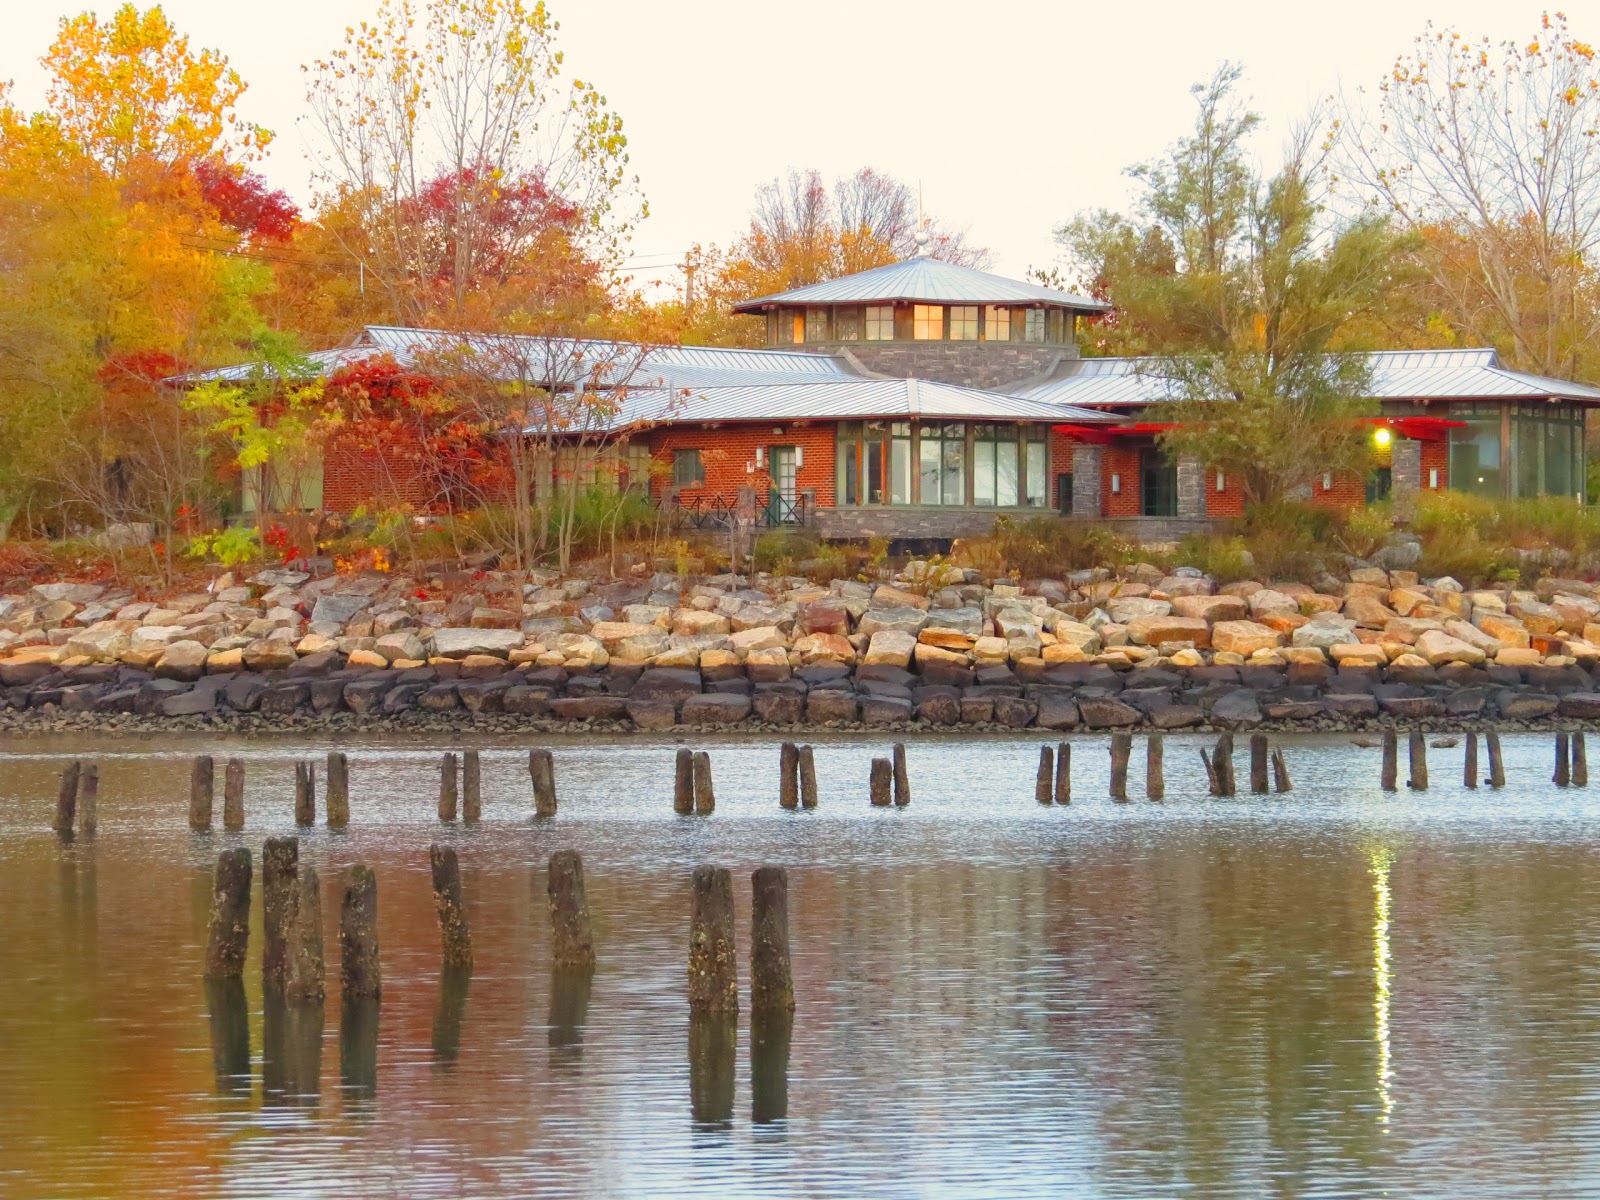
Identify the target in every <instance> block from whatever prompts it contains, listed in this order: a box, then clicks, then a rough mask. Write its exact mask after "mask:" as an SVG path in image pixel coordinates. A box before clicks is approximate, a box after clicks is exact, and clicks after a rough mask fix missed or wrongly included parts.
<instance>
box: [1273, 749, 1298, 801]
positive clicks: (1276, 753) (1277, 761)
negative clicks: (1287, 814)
mask: <svg viewBox="0 0 1600 1200" xmlns="http://www.w3.org/2000/svg"><path fill="white" fill-rule="evenodd" d="M1272 790H1273V791H1275V792H1292V791H1294V784H1292V783H1290V782H1289V764H1288V763H1287V762H1285V761H1284V758H1283V751H1282V750H1281V749H1280V748H1279V747H1277V746H1274V747H1273V748H1272Z"/></svg>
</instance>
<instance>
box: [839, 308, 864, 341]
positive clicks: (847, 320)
mask: <svg viewBox="0 0 1600 1200" xmlns="http://www.w3.org/2000/svg"><path fill="white" fill-rule="evenodd" d="M833 324H834V331H833V332H834V336H835V337H837V338H838V339H839V340H840V341H841V342H859V341H860V340H861V310H860V309H856V308H841V309H840V310H839V311H838V312H837V313H836V314H834V318H833Z"/></svg>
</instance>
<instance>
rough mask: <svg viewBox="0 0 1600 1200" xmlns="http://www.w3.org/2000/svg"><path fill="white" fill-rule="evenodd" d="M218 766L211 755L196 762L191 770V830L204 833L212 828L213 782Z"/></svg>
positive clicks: (203, 756) (206, 755) (205, 755)
mask: <svg viewBox="0 0 1600 1200" xmlns="http://www.w3.org/2000/svg"><path fill="white" fill-rule="evenodd" d="M215 773H216V764H215V763H214V762H213V760H212V758H211V756H210V755H209V754H202V755H200V756H199V757H198V758H196V759H195V760H194V765H193V766H192V767H191V768H190V770H189V828H190V829H192V830H194V831H195V832H196V833H204V832H206V831H207V830H208V829H210V828H211V797H212V780H213V777H214V775H215Z"/></svg>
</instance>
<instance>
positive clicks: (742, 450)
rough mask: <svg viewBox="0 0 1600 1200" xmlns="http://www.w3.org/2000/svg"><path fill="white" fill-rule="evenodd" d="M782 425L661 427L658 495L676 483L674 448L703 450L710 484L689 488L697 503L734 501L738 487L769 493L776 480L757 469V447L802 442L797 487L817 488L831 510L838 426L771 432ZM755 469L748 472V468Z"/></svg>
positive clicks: (654, 440) (653, 444) (655, 450)
mask: <svg viewBox="0 0 1600 1200" xmlns="http://www.w3.org/2000/svg"><path fill="white" fill-rule="evenodd" d="M779 427H780V426H779V425H777V424H776V423H774V422H764V423H761V424H755V425H722V426H718V427H717V428H715V429H708V428H705V427H703V426H702V427H693V426H674V427H670V428H666V429H658V430H656V431H655V432H653V433H651V434H650V435H649V438H648V441H649V445H650V454H651V457H652V458H657V459H659V460H661V463H662V469H661V470H659V471H657V472H655V473H654V474H655V478H654V479H653V481H652V483H651V490H652V493H653V495H655V496H656V497H657V498H658V499H659V498H660V496H661V493H662V491H663V490H664V489H666V488H669V487H671V486H672V472H671V465H672V452H673V451H674V450H698V451H700V463H701V466H702V467H703V468H704V470H705V476H706V486H705V487H703V488H692V489H691V488H685V489H684V491H683V498H684V499H685V500H687V501H690V502H694V501H698V500H701V499H707V498H713V497H714V498H717V499H722V500H729V501H731V500H735V499H737V498H738V494H739V489H740V488H742V487H753V488H755V489H756V490H757V493H758V495H760V494H764V493H765V491H766V490H767V488H769V487H770V486H771V483H772V480H771V478H770V476H768V474H767V473H766V471H765V470H764V469H762V468H758V467H756V449H757V448H758V447H761V446H768V447H770V446H799V447H801V449H802V451H803V454H802V458H803V461H802V462H801V464H800V470H799V472H798V476H797V483H796V486H798V487H799V488H800V490H801V491H804V490H805V489H807V488H814V489H816V496H817V505H818V507H824V508H831V507H833V504H834V490H835V479H836V475H835V468H834V436H833V431H834V427H833V426H832V425H831V424H817V425H789V424H785V425H783V426H781V428H782V429H783V433H781V434H776V433H773V432H772V431H773V430H774V429H776V428H779ZM747 466H748V467H750V468H751V469H750V470H748V471H747V470H746V469H745V468H746V467H747Z"/></svg>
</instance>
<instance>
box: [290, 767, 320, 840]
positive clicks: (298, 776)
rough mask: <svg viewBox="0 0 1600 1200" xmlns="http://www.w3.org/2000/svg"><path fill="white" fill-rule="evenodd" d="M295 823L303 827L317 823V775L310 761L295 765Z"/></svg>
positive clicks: (307, 827) (306, 827)
mask: <svg viewBox="0 0 1600 1200" xmlns="http://www.w3.org/2000/svg"><path fill="white" fill-rule="evenodd" d="M294 823H295V824H296V825H299V826H300V827H301V828H303V829H309V828H310V827H311V826H313V825H315V824H316V823H317V776H316V771H315V769H314V768H313V767H312V766H311V764H310V763H308V762H297V763H295V765H294Z"/></svg>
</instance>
